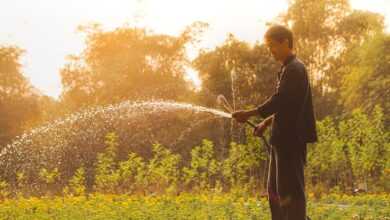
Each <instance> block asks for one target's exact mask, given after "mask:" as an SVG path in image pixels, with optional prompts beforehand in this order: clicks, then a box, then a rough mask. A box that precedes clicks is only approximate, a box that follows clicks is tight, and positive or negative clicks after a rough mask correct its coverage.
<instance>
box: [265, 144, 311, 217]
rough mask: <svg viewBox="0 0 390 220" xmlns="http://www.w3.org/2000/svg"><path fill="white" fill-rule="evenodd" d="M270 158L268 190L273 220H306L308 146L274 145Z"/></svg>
mask: <svg viewBox="0 0 390 220" xmlns="http://www.w3.org/2000/svg"><path fill="white" fill-rule="evenodd" d="M269 158H270V163H269V169H268V181H267V188H268V201H269V205H270V209H271V216H272V220H306V196H305V181H304V167H305V166H306V144H288V145H277V146H276V145H273V146H272V148H271V150H270V152H269Z"/></svg>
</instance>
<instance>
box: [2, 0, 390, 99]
mask: <svg viewBox="0 0 390 220" xmlns="http://www.w3.org/2000/svg"><path fill="white" fill-rule="evenodd" d="M351 6H352V7H353V8H355V9H363V10H369V11H373V12H377V13H380V14H382V15H384V16H385V19H386V28H387V30H388V31H389V30H390V0H351ZM287 7H288V4H287V0H272V1H268V0H214V1H209V0H164V1H163V0H66V1H65V0H34V1H31V0H6V2H2V7H1V8H0V28H1V32H0V45H15V46H18V47H20V48H22V49H24V50H25V53H24V55H23V57H22V59H21V64H22V71H23V73H24V75H25V76H26V78H28V80H29V81H30V82H31V83H32V85H34V86H35V87H36V88H38V89H39V90H40V91H41V92H42V93H43V94H46V95H49V96H51V97H54V98H58V96H59V95H60V93H61V78H60V75H59V71H60V69H61V67H63V65H64V64H65V63H66V62H67V61H66V57H67V56H68V55H71V54H76V55H77V54H79V53H81V52H82V51H83V49H84V46H85V43H84V40H85V35H84V34H82V33H80V32H78V31H77V27H78V26H79V25H85V24H89V23H100V24H101V25H102V27H103V28H104V30H112V29H114V28H116V27H120V26H123V25H125V24H127V25H131V26H134V25H135V26H138V27H146V28H147V29H151V30H153V31H154V32H155V33H165V34H171V35H178V34H180V33H181V31H183V30H184V28H185V27H186V26H188V25H190V24H191V23H193V22H194V21H205V22H208V23H209V25H210V27H209V29H208V31H207V32H206V33H204V35H203V37H202V41H201V43H200V45H199V48H208V49H212V48H214V47H215V46H217V45H219V44H221V43H223V41H224V40H225V39H226V36H227V34H228V33H233V34H234V35H235V36H236V37H237V38H238V39H240V40H244V41H247V42H249V43H255V42H256V41H258V40H261V39H262V36H263V34H264V31H265V24H266V22H267V21H271V20H272V19H273V18H275V17H276V16H277V15H279V14H280V13H283V12H285V11H286V10H287ZM196 51H197V50H192V51H191V53H190V54H189V55H190V58H193V57H195V56H196ZM187 76H188V78H189V79H190V80H192V81H193V82H194V84H195V85H197V86H199V85H200V83H201V82H200V81H199V79H198V78H197V74H196V72H195V71H193V70H191V69H190V70H188V74H187Z"/></svg>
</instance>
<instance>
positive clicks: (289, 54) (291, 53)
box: [281, 51, 294, 65]
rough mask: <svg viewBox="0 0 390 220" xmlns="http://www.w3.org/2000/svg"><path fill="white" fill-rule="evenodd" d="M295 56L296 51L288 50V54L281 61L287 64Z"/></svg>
mask: <svg viewBox="0 0 390 220" xmlns="http://www.w3.org/2000/svg"><path fill="white" fill-rule="evenodd" d="M293 56H294V53H293V52H292V51H289V52H287V53H286V56H285V57H284V58H283V59H282V61H281V63H282V65H286V64H287V63H288V62H289V61H290V59H291V58H292V57H293Z"/></svg>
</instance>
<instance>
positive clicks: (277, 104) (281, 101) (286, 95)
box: [253, 66, 304, 118]
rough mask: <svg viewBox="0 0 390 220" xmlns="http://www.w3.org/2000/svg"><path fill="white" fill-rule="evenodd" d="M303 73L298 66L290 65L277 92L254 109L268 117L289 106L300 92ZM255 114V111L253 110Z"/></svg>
mask: <svg viewBox="0 0 390 220" xmlns="http://www.w3.org/2000/svg"><path fill="white" fill-rule="evenodd" d="M303 75H304V72H303V71H302V70H299V68H298V67H297V66H288V67H287V69H286V72H285V73H284V74H283V76H282V78H281V80H280V84H279V87H278V88H277V91H276V93H275V94H273V95H272V96H271V97H270V98H268V99H267V101H265V102H264V103H263V104H261V105H260V106H258V107H257V108H256V109H254V110H256V111H257V114H259V115H261V116H262V117H263V118H267V117H269V116H270V115H273V114H275V113H277V112H278V111H280V109H282V108H288V107H289V104H290V103H291V101H292V100H293V99H294V98H295V97H296V96H297V95H298V94H299V89H300V87H301V85H302V82H303ZM253 114H255V113H254V112H253Z"/></svg>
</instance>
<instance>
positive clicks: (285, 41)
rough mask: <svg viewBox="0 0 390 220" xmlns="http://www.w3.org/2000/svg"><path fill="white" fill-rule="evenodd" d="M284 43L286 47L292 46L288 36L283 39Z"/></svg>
mask: <svg viewBox="0 0 390 220" xmlns="http://www.w3.org/2000/svg"><path fill="white" fill-rule="evenodd" d="M282 44H283V45H284V46H285V47H288V48H290V46H289V45H290V43H289V41H288V39H287V38H286V39H284V40H283V42H282Z"/></svg>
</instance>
